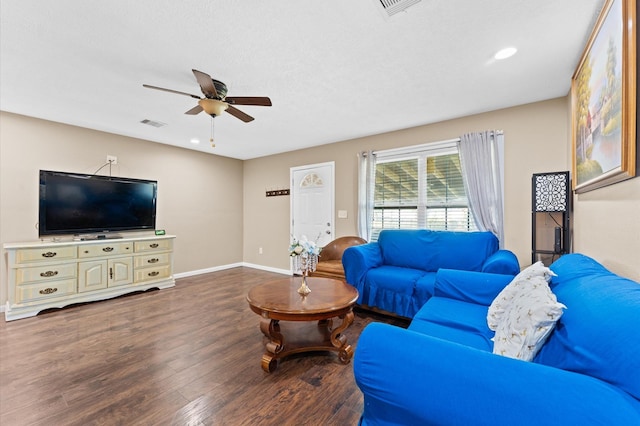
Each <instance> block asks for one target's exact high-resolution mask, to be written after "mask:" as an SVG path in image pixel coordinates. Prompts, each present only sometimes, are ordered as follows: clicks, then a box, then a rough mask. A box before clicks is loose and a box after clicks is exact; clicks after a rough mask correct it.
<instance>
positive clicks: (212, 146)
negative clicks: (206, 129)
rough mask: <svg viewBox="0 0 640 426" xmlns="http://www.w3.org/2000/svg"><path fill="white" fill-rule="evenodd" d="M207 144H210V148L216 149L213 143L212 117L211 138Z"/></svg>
mask: <svg viewBox="0 0 640 426" xmlns="http://www.w3.org/2000/svg"><path fill="white" fill-rule="evenodd" d="M209 142H211V148H215V147H216V144H215V143H213V117H211V138H210V139H209Z"/></svg>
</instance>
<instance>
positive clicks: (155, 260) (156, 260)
mask: <svg viewBox="0 0 640 426" xmlns="http://www.w3.org/2000/svg"><path fill="white" fill-rule="evenodd" d="M158 262H160V259H158V258H157V257H154V258H153V259H149V260H147V263H158Z"/></svg>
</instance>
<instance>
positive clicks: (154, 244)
mask: <svg viewBox="0 0 640 426" xmlns="http://www.w3.org/2000/svg"><path fill="white" fill-rule="evenodd" d="M149 247H151V248H158V247H160V244H158V243H153V244H149Z"/></svg>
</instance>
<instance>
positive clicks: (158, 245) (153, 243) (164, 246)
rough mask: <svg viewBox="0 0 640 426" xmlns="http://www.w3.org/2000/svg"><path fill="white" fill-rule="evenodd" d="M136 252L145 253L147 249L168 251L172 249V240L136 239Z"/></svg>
mask: <svg viewBox="0 0 640 426" xmlns="http://www.w3.org/2000/svg"><path fill="white" fill-rule="evenodd" d="M135 250H136V253H143V252H145V251H166V250H171V240H170V239H164V240H149V241H136V242H135Z"/></svg>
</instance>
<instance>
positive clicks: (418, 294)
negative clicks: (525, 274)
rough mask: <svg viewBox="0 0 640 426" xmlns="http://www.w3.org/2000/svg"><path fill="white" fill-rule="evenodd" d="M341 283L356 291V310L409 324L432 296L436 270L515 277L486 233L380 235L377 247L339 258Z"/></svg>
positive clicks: (510, 262)
mask: <svg viewBox="0 0 640 426" xmlns="http://www.w3.org/2000/svg"><path fill="white" fill-rule="evenodd" d="M342 264H343V266H344V271H345V279H346V281H347V283H348V284H351V285H352V286H354V287H355V288H356V289H358V292H359V297H358V301H357V303H358V304H359V305H363V306H367V307H372V308H378V309H381V310H383V311H386V312H390V313H393V314H396V315H399V316H402V317H407V318H413V316H414V315H415V314H416V312H418V310H419V309H420V308H421V307H422V305H424V304H425V303H426V301H427V300H429V298H430V297H431V296H432V295H433V285H434V282H435V276H436V271H437V270H438V269H440V268H447V269H457V270H465V271H477V272H489V273H495V274H507V275H511V276H512V277H513V276H514V275H516V274H517V273H518V272H519V271H520V267H519V264H518V259H517V258H516V256H515V255H514V254H513V253H512V252H511V251H509V250H499V249H498V239H497V238H496V236H495V235H493V234H492V233H491V232H452V231H430V230H425V229H420V230H384V231H382V232H381V233H380V236H379V238H378V241H377V242H373V243H368V244H363V245H359V246H355V247H350V248H348V249H347V250H345V252H344V253H343V255H342Z"/></svg>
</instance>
